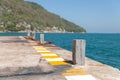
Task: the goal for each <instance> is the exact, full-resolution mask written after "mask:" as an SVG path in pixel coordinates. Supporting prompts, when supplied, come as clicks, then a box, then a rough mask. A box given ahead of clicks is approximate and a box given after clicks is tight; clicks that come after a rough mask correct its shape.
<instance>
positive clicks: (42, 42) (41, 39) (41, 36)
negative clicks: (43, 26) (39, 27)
mask: <svg viewBox="0 0 120 80" xmlns="http://www.w3.org/2000/svg"><path fill="white" fill-rule="evenodd" d="M40 44H44V34H43V33H42V34H40Z"/></svg>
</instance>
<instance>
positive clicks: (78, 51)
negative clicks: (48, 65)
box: [72, 40, 86, 66]
mask: <svg viewBox="0 0 120 80" xmlns="http://www.w3.org/2000/svg"><path fill="white" fill-rule="evenodd" d="M85 47H86V41H85V40H73V54H72V57H73V58H72V59H73V63H74V64H76V65H80V66H84V65H85Z"/></svg>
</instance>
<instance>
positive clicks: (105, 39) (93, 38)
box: [0, 33, 120, 69]
mask: <svg viewBox="0 0 120 80" xmlns="http://www.w3.org/2000/svg"><path fill="white" fill-rule="evenodd" d="M44 34H45V41H49V42H52V43H53V44H55V45H57V46H60V47H62V48H64V49H67V50H69V51H72V41H73V40H74V39H84V40H86V56H87V57H89V58H91V59H94V60H96V61H99V62H102V63H104V64H107V65H110V66H112V67H116V68H118V69H120V34H110V33H109V34H107V33H89V34H88V33H87V34H80V33H44ZM0 36H26V33H0ZM39 38H40V33H37V34H36V39H39Z"/></svg>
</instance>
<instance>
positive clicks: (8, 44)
mask: <svg viewBox="0 0 120 80" xmlns="http://www.w3.org/2000/svg"><path fill="white" fill-rule="evenodd" d="M13 39H14V40H13ZM28 41H29V43H28V42H27V41H26V40H25V39H24V38H22V37H9V40H8V38H5V37H2V38H1V37H0V50H1V51H2V52H4V54H3V53H1V52H0V74H1V73H2V74H3V73H4V74H5V73H7V74H9V73H12V74H9V75H13V74H16V73H17V74H27V73H38V74H27V75H16V76H10V77H0V80H66V79H65V77H64V76H62V75H61V74H62V73H63V72H64V71H66V70H68V69H70V68H72V66H66V65H65V66H54V71H53V68H52V67H51V66H50V65H49V64H48V63H47V62H46V61H44V59H43V58H42V57H41V55H40V54H38V53H37V52H36V51H35V49H34V48H32V46H34V45H38V44H37V43H36V42H35V41H32V40H28ZM1 45H2V46H1ZM16 46H17V47H16ZM43 46H44V47H46V48H47V49H48V50H50V51H52V52H54V53H56V54H58V55H59V56H61V57H62V58H64V59H65V60H66V61H68V62H70V63H72V61H71V60H72V54H71V52H70V51H67V50H64V49H61V48H59V47H57V46H55V45H53V44H45V45H43ZM11 54H14V55H16V57H14V56H12V55H11ZM3 55H4V56H3ZM2 56H3V57H2ZM5 56H7V57H5ZM11 62H12V63H11ZM18 63H19V64H18ZM9 65H11V67H10V66H9ZM20 65H22V66H20ZM8 66H9V67H8ZM15 66H16V67H15ZM73 67H79V66H73ZM82 68H84V70H86V71H87V72H88V73H89V74H91V75H93V76H94V77H95V78H96V79H97V80H120V71H119V70H118V69H115V68H112V67H110V66H107V65H105V64H101V63H99V62H96V61H93V60H91V59H88V58H86V66H85V67H82ZM2 70H3V71H2ZM36 70H37V71H36ZM51 71H53V72H52V73H49V72H51ZM39 73H42V74H39ZM46 73H49V74H46Z"/></svg>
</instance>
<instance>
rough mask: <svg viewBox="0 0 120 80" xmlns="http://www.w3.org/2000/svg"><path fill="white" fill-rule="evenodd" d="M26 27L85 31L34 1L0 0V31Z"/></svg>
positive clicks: (43, 29)
mask: <svg viewBox="0 0 120 80" xmlns="http://www.w3.org/2000/svg"><path fill="white" fill-rule="evenodd" d="M26 29H31V30H36V31H51V30H53V31H54V30H57V31H66V32H86V30H85V29H84V28H82V27H80V26H78V25H76V24H74V23H72V22H69V21H67V20H65V19H63V18H60V16H58V15H56V14H53V13H50V12H48V11H47V10H45V9H44V8H43V7H42V6H40V5H38V4H36V3H33V2H27V1H24V0H0V31H21V30H22V31H24V30H26Z"/></svg>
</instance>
